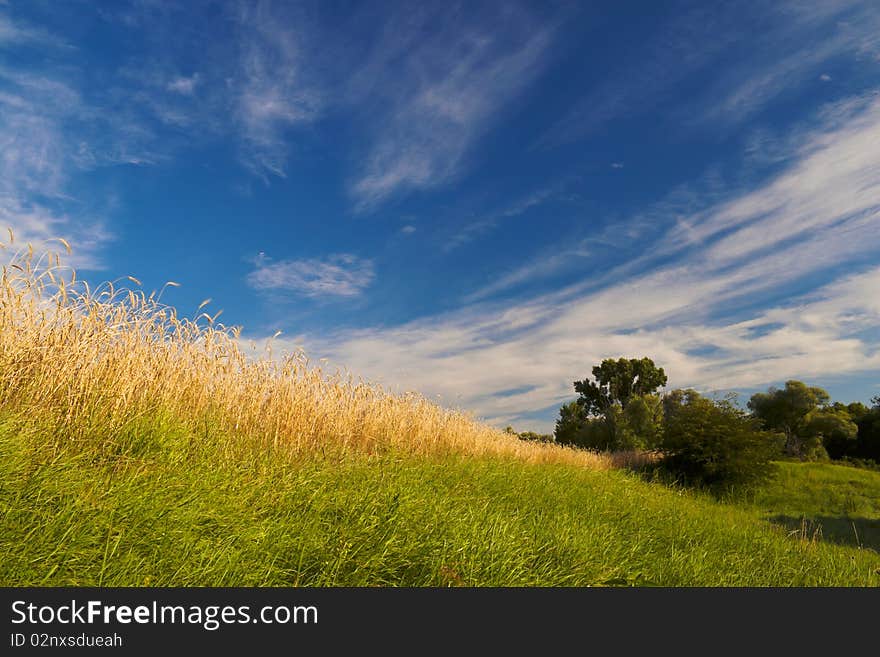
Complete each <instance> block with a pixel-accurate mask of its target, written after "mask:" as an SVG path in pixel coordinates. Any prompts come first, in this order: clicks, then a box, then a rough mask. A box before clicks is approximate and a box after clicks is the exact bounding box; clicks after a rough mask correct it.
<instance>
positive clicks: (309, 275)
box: [247, 253, 376, 298]
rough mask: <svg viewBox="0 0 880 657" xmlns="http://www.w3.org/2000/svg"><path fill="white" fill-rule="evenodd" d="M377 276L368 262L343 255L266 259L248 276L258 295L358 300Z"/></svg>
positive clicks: (371, 263)
mask: <svg viewBox="0 0 880 657" xmlns="http://www.w3.org/2000/svg"><path fill="white" fill-rule="evenodd" d="M375 276H376V271H375V267H374V265H373V262H372V261H371V260H366V259H363V258H358V257H357V256H354V255H351V254H347V253H343V254H334V255H330V256H327V257H326V258H322V259H310V260H281V261H279V262H271V261H269V260H268V258H266V257H265V256H263V257H261V258H259V259H258V260H257V267H256V269H254V270H253V271H252V272H251V273H250V274H248V276H247V282H248V284H249V285H250V286H251V287H252V288H253V289H255V290H257V291H259V292H269V293H274V294H292V295H296V296H303V297H309V298H328V297H357V296H359V295H360V294H361V293H362V292H363V291H364V290H365V289H366V288H367V287H369V285H370V284H371V283H372V282H373V279H374V278H375Z"/></svg>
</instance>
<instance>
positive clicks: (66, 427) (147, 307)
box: [0, 231, 611, 468]
mask: <svg viewBox="0 0 880 657" xmlns="http://www.w3.org/2000/svg"><path fill="white" fill-rule="evenodd" d="M59 241H61V242H62V243H63V244H64V246H65V248H66V249H67V250H68V252H69V250H70V247H69V245H68V244H67V243H66V242H63V240H59ZM0 247H2V250H3V251H5V256H3V258H4V260H5V261H6V262H7V264H6V265H4V266H3V268H2V279H0V409H2V410H3V411H5V412H8V413H12V414H15V416H16V417H19V418H39V420H40V422H41V423H46V422H49V423H51V426H52V430H53V434H54V436H55V439H56V440H65V441H102V442H106V443H108V444H113V442H114V441H116V440H118V439H119V438H120V437H121V436H123V435H125V434H126V432H129V431H130V430H131V429H132V427H136V426H138V425H139V423H143V422H145V421H146V422H149V420H150V419H151V418H154V417H159V416H162V417H166V416H170V417H173V418H174V419H175V421H178V422H180V423H181V426H184V427H185V428H186V430H187V431H190V432H191V433H192V435H193V436H198V435H201V434H202V433H203V432H206V431H207V427H209V426H210V427H211V430H212V431H214V432H218V433H220V434H222V435H223V436H224V437H225V438H224V439H225V440H226V444H227V445H229V446H230V448H233V449H234V447H235V446H236V445H239V446H240V445H241V444H249V445H254V444H255V445H263V446H266V447H270V446H271V447H273V448H281V449H283V450H289V451H291V452H294V453H299V454H304V455H306V454H314V453H322V452H324V453H326V452H328V451H329V452H333V453H340V452H343V453H344V452H349V451H354V452H361V453H363V452H366V453H374V452H381V451H402V452H407V453H413V454H421V455H429V454H437V453H461V454H468V455H484V454H485V455H502V456H510V457H516V458H520V459H524V460H526V461H531V462H565V463H572V464H579V465H583V466H588V467H591V468H606V467H610V465H611V463H610V461H609V460H608V459H607V458H605V457H603V456H599V455H595V454H592V453H589V452H584V451H577V450H572V449H566V448H561V447H558V446H553V445H539V444H535V443H531V442H526V441H521V440H519V439H517V438H516V437H512V436H509V435H507V434H505V433H503V432H501V431H499V430H496V429H494V428H492V427H489V426H487V425H485V424H482V423H480V422H477V421H475V420H474V419H473V418H471V417H470V416H468V415H467V414H465V413H462V412H458V411H454V410H449V409H444V408H441V407H439V406H437V405H436V404H434V403H431V402H430V401H428V400H427V399H425V398H424V397H422V396H420V395H417V394H411V393H408V394H404V395H394V394H390V393H388V392H386V391H384V390H383V389H382V388H381V387H380V386H377V385H371V384H369V383H367V382H364V381H361V380H355V379H354V378H353V377H352V376H350V375H346V374H340V373H335V374H329V373H326V372H323V371H322V370H321V369H320V368H319V367H314V366H312V365H310V363H309V361H308V359H307V358H306V357H305V356H304V354H302V353H295V354H289V355H285V356H282V357H275V356H273V355H272V354H271V353H270V352H268V351H267V352H258V351H255V352H254V353H252V354H249V353H248V352H247V351H246V349H245V348H243V347H242V346H241V342H240V340H239V337H240V329H239V328H238V327H227V326H224V325H223V324H220V323H218V322H217V321H216V319H217V318H216V316H214V317H211V316H209V315H207V314H204V313H203V314H202V315H199V316H198V317H197V318H195V319H187V318H183V317H179V316H178V314H177V312H176V311H175V310H174V309H173V308H172V307H169V306H166V305H164V304H162V303H161V302H160V297H161V292H160V293H159V294H158V295H157V294H155V293H154V294H150V295H146V294H145V293H144V292H142V291H141V290H140V289H139V285H140V284H139V282H138V281H137V280H136V279H134V278H132V277H127V278H125V279H121V281H116V282H115V283H104V284H102V285H101V286H99V287H98V288H95V289H92V288H90V287H89V285H88V284H87V283H86V282H85V281H78V280H77V277H76V272H75V271H73V270H71V269H69V268H66V267H64V266H63V265H62V264H61V259H60V256H59V254H58V253H54V252H50V251H46V252H43V253H41V254H39V255H37V254H35V252H34V249H33V248H32V247H31V245H27V247H26V248H20V249H17V250H16V244H15V243H14V236H13V234H12V232H11V231H10V241H9V243H6V244H4V243H2V242H0ZM120 282H122V283H124V285H122V286H120V285H119V283H120ZM167 285H176V284H175V283H168V284H167ZM163 290H164V288H163Z"/></svg>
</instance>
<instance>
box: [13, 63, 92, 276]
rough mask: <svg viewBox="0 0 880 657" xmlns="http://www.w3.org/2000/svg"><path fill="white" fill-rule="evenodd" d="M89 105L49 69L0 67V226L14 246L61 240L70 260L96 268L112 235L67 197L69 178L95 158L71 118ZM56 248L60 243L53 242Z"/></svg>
mask: <svg viewBox="0 0 880 657" xmlns="http://www.w3.org/2000/svg"><path fill="white" fill-rule="evenodd" d="M89 112H90V110H89V108H88V107H87V106H86V104H85V103H84V101H83V100H82V98H81V97H80V94H79V93H78V92H77V91H76V90H75V89H73V88H72V87H70V86H69V85H68V84H67V83H66V82H63V81H61V80H59V79H54V78H52V77H50V76H49V75H44V74H42V73H35V72H24V71H20V70H14V71H13V70H7V69H3V68H0V230H2V232H3V233H4V235H5V232H6V231H5V229H6V228H7V227H9V228H12V229H13V232H14V233H15V236H16V242H17V243H19V244H26V243H28V242H31V243H33V244H34V245H35V246H38V245H41V244H43V243H45V242H46V241H48V240H51V239H53V238H58V237H61V238H65V239H67V240H68V241H69V242H70V243H71V244H72V245H74V247H75V248H74V254H73V257H72V258H68V259H67V260H66V261H67V263H68V264H70V265H72V266H75V267H79V268H83V269H95V268H99V267H100V265H101V263H100V255H99V252H100V247H102V246H103V245H105V244H106V242H107V241H108V240H109V239H110V235H109V233H108V231H107V229H106V228H105V227H104V224H103V222H102V221H101V220H100V219H98V218H97V217H94V216H91V215H90V213H89V212H88V211H83V204H82V203H81V202H76V201H75V199H73V198H71V191H70V180H71V177H72V176H73V175H74V174H76V173H77V172H79V171H80V170H82V169H83V168H88V167H89V166H92V165H93V163H94V148H95V147H94V144H90V143H89V142H88V141H87V139H88V137H87V136H86V135H82V134H80V135H76V134H72V133H71V131H70V130H69V129H68V123H70V122H76V121H80V120H82V119H83V117H85V116H87V115H88V114H89ZM55 248H57V245H56V247H55Z"/></svg>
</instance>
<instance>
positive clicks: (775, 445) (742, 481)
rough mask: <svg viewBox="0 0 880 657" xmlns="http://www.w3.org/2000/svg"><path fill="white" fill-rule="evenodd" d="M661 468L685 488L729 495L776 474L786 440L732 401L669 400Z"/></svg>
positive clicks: (683, 396)
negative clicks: (774, 462)
mask: <svg viewBox="0 0 880 657" xmlns="http://www.w3.org/2000/svg"><path fill="white" fill-rule="evenodd" d="M665 406H666V418H665V423H664V431H663V440H662V443H661V450H662V452H663V455H664V458H663V465H664V466H665V467H666V469H668V470H669V471H670V472H672V473H673V474H674V475H676V476H677V477H679V478H681V479H683V480H684V483H686V484H689V485H696V486H706V487H709V488H711V489H715V490H730V489H734V488H741V487H746V486H749V485H753V484H756V483H758V482H760V481H761V480H763V479H766V478H767V477H769V476H770V474H771V473H772V472H773V466H772V464H771V460H772V459H774V458H777V457H778V456H779V455H780V451H781V450H782V445H783V437H782V436H780V435H779V434H776V433H771V432H767V431H762V430H761V429H760V425H759V421H758V420H756V419H755V418H752V417H750V416H748V415H746V414H745V413H744V412H743V411H741V410H740V409H738V408H737V407H736V406H734V405H733V404H732V403H730V402H729V401H712V400H710V399H706V398H704V397H701V396H700V395H698V394H697V393H695V392H693V391H687V392H684V393H681V394H679V395H678V396H677V397H673V398H672V400H671V401H670V400H669V399H667V400H666V404H665Z"/></svg>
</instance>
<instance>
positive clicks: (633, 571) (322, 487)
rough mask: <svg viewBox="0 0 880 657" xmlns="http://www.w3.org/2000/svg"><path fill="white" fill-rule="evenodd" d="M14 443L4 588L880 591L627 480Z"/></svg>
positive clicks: (433, 462)
mask: <svg viewBox="0 0 880 657" xmlns="http://www.w3.org/2000/svg"><path fill="white" fill-rule="evenodd" d="M2 427H3V428H2V429H0V508H2V520H0V537H2V538H0V583H2V584H4V585H26V584H43V585H68V584H79V585H122V586H125V585H143V584H151V585H184V586H185V585H265V586H289V585H317V586H326V585H410V586H423V585H437V586H445V585H513V586H517V585H578V586H584V585H630V584H637V585H651V584H658V585H683V586H690V585H705V586H716V585H749V586H752V585H754V586H763V585H781V586H788V585H866V586H876V585H880V555H878V554H877V553H875V552H873V551H870V550H858V549H855V548H852V547H845V546H837V545H831V544H828V543H825V542H822V541H816V540H810V539H811V538H812V537H810V536H807V537H806V540H802V539H801V538H799V537H798V536H796V535H795V536H788V535H787V534H788V530H787V529H785V528H783V527H777V526H774V525H773V524H771V523H769V522H767V521H765V520H762V518H761V512H759V511H756V510H754V509H749V508H745V507H738V506H735V505H730V504H722V503H719V502H715V501H713V500H711V499H709V498H708V497H704V496H701V495H698V494H692V493H687V492H684V491H676V490H673V489H669V488H666V487H664V486H662V485H659V484H650V483H647V482H644V481H641V480H640V479H638V478H637V477H636V476H635V475H632V474H627V473H625V472H624V471H614V470H611V471H608V470H590V469H587V468H584V467H581V466H573V465H566V464H534V463H528V462H522V461H519V460H516V459H512V458H503V457H486V456H483V457H465V456H444V457H439V456H432V457H415V456H413V455H411V454H400V455H397V456H395V455H393V454H391V453H387V454H384V455H381V456H368V455H355V454H349V455H346V456H344V457H342V458H341V459H336V458H316V457H309V458H301V459H297V460H291V459H290V458H282V457H280V456H279V455H278V454H273V453H272V452H271V451H268V452H267V451H265V450H262V449H250V450H247V451H242V452H240V453H238V454H237V455H235V456H234V457H232V456H228V457H222V456H218V451H217V450H216V444H215V443H216V441H219V440H222V439H221V438H220V437H219V436H216V435H215V436H213V437H212V436H208V437H207V438H206V437H204V436H202V437H200V439H199V440H198V441H195V442H190V439H189V437H187V436H186V435H185V433H183V432H177V433H175V432H174V431H172V430H170V429H169V427H167V426H165V427H162V431H164V432H165V433H164V434H163V433H160V432H155V433H152V434H151V433H149V432H142V433H141V435H140V437H138V436H135V435H133V436H132V437H131V440H129V441H128V447H126V448H124V449H117V450H116V451H115V452H112V453H109V452H103V453H102V452H100V451H98V450H94V449H89V450H85V451H84V450H82V449H79V448H73V447H66V448H60V449H56V450H54V451H51V452H50V451H48V450H46V449H45V445H46V444H47V442H52V441H47V437H46V436H45V435H44V434H41V433H39V432H35V431H34V430H33V429H22V428H21V427H17V426H14V424H13V423H9V422H6V423H5V424H3V425H2ZM778 508H782V507H778ZM789 513H793V512H791V511H789Z"/></svg>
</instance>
